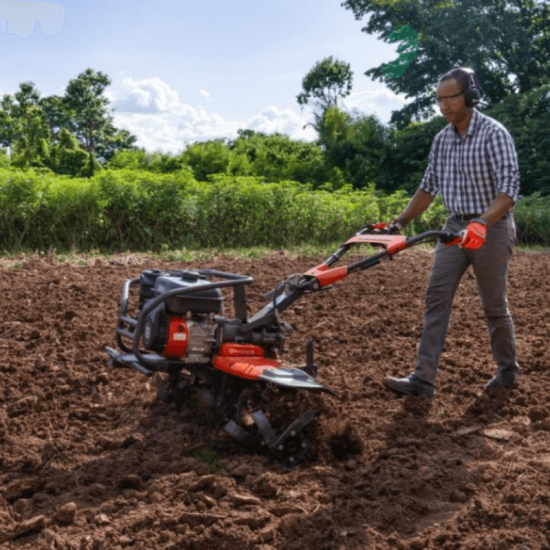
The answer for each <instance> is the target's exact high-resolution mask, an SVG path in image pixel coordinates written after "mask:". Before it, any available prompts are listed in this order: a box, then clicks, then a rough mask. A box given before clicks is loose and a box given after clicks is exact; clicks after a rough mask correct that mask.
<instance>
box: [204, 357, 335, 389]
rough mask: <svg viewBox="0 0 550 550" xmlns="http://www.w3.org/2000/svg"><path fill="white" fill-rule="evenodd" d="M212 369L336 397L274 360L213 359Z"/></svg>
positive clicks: (262, 358) (302, 373) (317, 383)
mask: <svg viewBox="0 0 550 550" xmlns="http://www.w3.org/2000/svg"><path fill="white" fill-rule="evenodd" d="M213 363H214V368H216V369H218V370H220V371H222V372H225V373H227V374H231V375H233V376H237V377H238V378H244V379H245V380H256V381H258V380H261V381H263V382H271V383H273V384H277V385H278V386H283V387H285V388H293V389H303V390H308V391H323V392H326V393H330V394H332V395H336V394H335V392H334V391H333V390H331V389H330V388H327V387H326V386H323V385H322V384H320V383H319V382H317V380H315V378H313V377H312V376H310V375H309V374H308V373H307V372H305V371H304V370H302V369H299V368H296V367H283V366H282V364H281V363H280V362H279V361H277V360H275V359H266V358H265V357H223V356H221V355H218V356H216V357H214V362H213Z"/></svg>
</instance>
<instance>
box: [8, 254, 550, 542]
mask: <svg viewBox="0 0 550 550" xmlns="http://www.w3.org/2000/svg"><path fill="white" fill-rule="evenodd" d="M321 260H322V259H321V258H298V259H296V258H291V257H289V256H288V255H286V254H284V253H282V252H281V253H278V254H274V255H272V256H269V257H267V258H265V259H263V260H261V261H254V262H252V261H245V260H234V259H229V258H224V257H219V258H217V259H215V260H213V261H209V262H207V263H197V262H195V263H189V264H185V263H177V264H168V263H163V262H158V261H157V262H153V261H151V260H147V259H144V258H133V259H132V258H130V257H126V258H124V257H121V258H118V259H117V258H114V259H113V260H111V261H107V260H95V261H92V262H90V264H89V265H87V266H83V267H76V266H71V265H66V264H57V263H49V262H48V261H45V260H36V261H35V260H28V261H26V262H25V263H24V264H23V265H22V267H19V268H9V269H7V268H4V269H1V270H0V274H1V276H0V292H1V294H2V303H3V308H2V318H1V319H0V382H1V389H0V548H10V549H11V548H13V549H14V550H15V549H17V550H23V549H25V550H31V549H32V550H36V549H70V550H73V549H74V550H103V549H113V550H114V549H120V548H140V549H155V550H161V549H170V550H176V549H195V550H199V549H230V548H231V549H236V548H238V549H243V550H246V549H255V550H270V549H281V550H283V549H284V550H291V549H327V550H328V549H330V550H336V549H338V550H340V549H371V548H372V549H386V548H398V549H463V548H464V549H475V548H482V549H483V550H490V549H522V550H527V549H530V550H536V549H542V548H546V549H549V548H550V535H549V533H550V404H549V395H550V350H549V344H548V336H549V330H548V309H549V305H550V279H549V277H548V273H550V256H549V255H548V254H546V253H517V254H516V255H515V257H514V259H513V262H512V266H511V273H510V281H509V299H510V307H511V310H512V314H513V317H514V321H515V325H516V332H517V340H518V360H519V362H520V364H521V365H522V367H523V372H522V375H521V377H520V379H519V381H518V384H517V387H516V388H514V389H512V390H511V391H502V392H497V393H496V394H495V395H491V396H487V395H485V394H483V393H482V388H483V385H484V384H485V383H486V382H487V381H488V380H489V379H490V378H491V377H492V376H493V374H494V371H495V366H494V364H493V360H492V356H491V353H490V348H489V342H488V336H487V329H486V324H485V321H484V317H483V313H482V311H481V308H480V305H479V298H478V295H477V291H476V285H475V280H474V278H473V275H472V274H471V272H468V273H467V274H466V276H465V277H464V280H463V283H462V285H461V287H460V289H459V292H458V294H457V297H456V300H455V304H454V309H453V317H452V324H451V328H450V330H449V335H448V338H447V344H446V350H445V352H444V355H443V357H442V361H441V365H440V375H439V380H438V387H437V395H436V396H435V397H434V398H433V399H432V400H426V399H423V398H408V399H403V398H398V397H395V396H394V395H392V394H390V393H388V392H387V391H386V390H385V389H384V388H383V386H382V384H381V381H382V378H383V377H384V376H385V375H388V374H390V375H397V374H399V375H405V374H408V373H409V372H410V370H411V369H412V366H413V364H414V361H415V350H416V345H417V342H418V339H419V336H420V330H421V324H422V313H423V303H424V292H425V287H426V283H427V278H428V273H429V269H430V264H431V253H430V252H429V251H428V250H419V249H415V250H410V251H406V252H403V253H401V254H398V255H397V256H396V258H395V259H394V260H393V261H392V262H391V263H390V262H386V263H384V264H382V265H379V266H376V267H375V268H373V269H371V270H368V271H365V272H361V273H357V274H353V275H351V276H350V277H349V278H348V279H346V280H344V281H341V282H339V283H337V284H336V285H335V288H334V289H333V290H331V291H327V292H320V293H317V294H314V295H310V296H306V297H304V298H303V299H302V301H300V302H298V303H297V304H295V305H294V306H292V307H291V308H290V309H289V310H288V311H287V313H286V314H285V316H284V319H285V320H286V321H288V322H289V323H290V324H292V325H293V326H294V328H295V332H294V333H293V334H292V336H291V338H290V341H289V352H288V358H289V359H290V360H292V361H293V362H297V363H302V364H303V362H304V361H303V356H304V353H305V346H306V342H307V340H308V339H309V338H312V337H313V338H314V339H315V342H316V361H317V363H318V365H319V374H318V379H319V381H320V382H322V383H323V384H325V385H327V386H328V387H330V388H332V389H334V390H335V391H337V392H338V393H339V395H340V398H337V397H333V396H330V395H326V394H322V395H311V394H307V395H306V394H304V393H303V392H302V393H299V394H298V395H297V397H296V402H295V403H294V404H292V403H290V404H285V403H282V404H281V407H284V406H288V408H289V410H290V411H292V410H294V409H295V408H296V407H298V408H299V407H300V406H302V405H304V404H306V405H307V406H308V407H312V408H313V409H314V410H315V412H316V415H317V422H316V424H315V426H313V427H311V429H310V433H309V438H310V440H311V441H312V442H313V443H314V444H315V447H316V450H317V459H316V461H314V462H310V463H306V464H302V465H299V466H297V467H295V468H293V469H290V470H289V469H285V468H284V467H283V466H282V465H281V464H279V463H278V462H277V460H275V459H274V458H273V457H270V456H269V455H261V454H258V455H256V454H252V453H250V452H246V451H245V450H240V449H232V450H229V451H228V452H219V453H218V452H216V451H212V450H209V449H210V444H211V441H212V437H213V435H214V434H213V433H212V432H213V428H211V427H210V426H209V425H208V424H207V423H205V422H203V421H199V420H198V416H197V414H196V410H195V407H194V405H193V403H191V402H189V403H185V404H184V405H183V406H182V407H181V408H177V407H175V406H174V405H171V404H166V403H164V402H161V401H160V400H159V399H158V398H157V387H156V384H157V382H158V380H154V379H151V378H147V377H145V376H144V375H142V374H140V373H138V372H137V371H133V370H125V369H111V368H110V367H109V366H108V356H107V354H106V353H105V347H106V346H113V345H114V326H115V323H116V317H117V312H118V304H119V299H120V292H121V287H122V283H123V282H124V281H125V280H126V279H128V278H131V277H137V276H139V274H140V272H141V271H142V270H143V269H146V268H152V267H161V268H165V269H166V268H174V269H175V268H182V267H185V268H189V267H192V268H197V267H208V268H212V269H219V270H222V271H226V272H236V273H243V274H250V275H252V276H253V277H254V279H255V284H254V285H253V286H252V288H251V289H250V290H249V294H250V295H251V296H252V297H253V298H254V297H255V298H260V296H261V294H262V293H264V292H266V291H268V290H269V289H270V288H272V287H273V286H274V285H275V284H276V283H277V282H278V281H280V280H281V279H283V278H285V277H287V276H289V275H290V274H292V273H295V272H304V271H306V270H308V269H309V268H311V267H312V266H314V265H317V264H319V263H320V262H321ZM252 306H254V308H255V306H256V302H252V303H251V307H252Z"/></svg>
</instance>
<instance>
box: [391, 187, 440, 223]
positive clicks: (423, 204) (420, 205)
mask: <svg viewBox="0 0 550 550" xmlns="http://www.w3.org/2000/svg"><path fill="white" fill-rule="evenodd" d="M433 200H434V196H433V195H430V193H426V191H423V190H422V189H417V190H416V193H415V194H414V196H413V198H412V199H411V202H409V204H408V206H407V208H405V210H403V213H402V214H401V215H400V216H399V218H401V219H403V220H404V221H405V223H409V222H411V221H412V220H414V219H415V218H416V217H417V216H420V214H422V212H424V211H425V210H426V209H427V208H428V206H430V204H432V201H433Z"/></svg>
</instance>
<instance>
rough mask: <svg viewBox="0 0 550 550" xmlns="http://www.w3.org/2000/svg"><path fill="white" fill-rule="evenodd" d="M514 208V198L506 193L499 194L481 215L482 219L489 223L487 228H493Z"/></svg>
mask: <svg viewBox="0 0 550 550" xmlns="http://www.w3.org/2000/svg"><path fill="white" fill-rule="evenodd" d="M512 206H514V201H513V199H512V198H510V197H509V196H508V195H506V194H505V193H497V196H496V197H495V200H494V201H493V202H492V203H491V205H490V206H489V208H488V209H487V210H486V211H485V212H484V213H483V214H482V215H481V217H482V218H483V219H484V220H485V221H486V222H487V227H491V225H494V224H495V223H497V222H498V221H499V220H501V219H502V217H503V216H504V214H506V212H508V210H510V208H512Z"/></svg>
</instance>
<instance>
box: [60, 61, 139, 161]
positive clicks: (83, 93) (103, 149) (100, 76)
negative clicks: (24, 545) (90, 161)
mask: <svg viewBox="0 0 550 550" xmlns="http://www.w3.org/2000/svg"><path fill="white" fill-rule="evenodd" d="M110 84H111V80H110V79H109V77H108V76H107V75H106V74H105V73H102V72H101V71H98V72H96V71H94V70H93V69H86V70H85V71H84V72H83V73H81V74H79V75H78V76H77V77H76V78H74V79H72V80H70V81H69V84H68V85H67V88H66V90H65V95H64V97H63V104H64V107H65V109H66V111H67V119H68V129H69V130H70V131H71V133H73V134H74V135H75V136H76V137H77V139H78V141H79V142H80V143H81V144H82V145H83V147H84V148H85V149H86V151H88V153H91V154H95V155H96V157H97V158H98V159H99V160H100V161H102V162H105V161H107V160H109V159H110V158H111V157H112V156H113V155H114V153H115V152H116V150H118V149H119V148H123V149H124V148H131V147H132V146H133V144H134V143H135V141H136V138H135V137H134V136H132V135H131V134H130V133H129V132H128V131H126V130H122V131H118V130H117V129H116V128H115V127H114V125H113V117H112V115H111V112H110V109H109V99H108V98H107V97H106V96H105V94H104V92H105V89H106V88H107V86H109V85H110Z"/></svg>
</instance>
